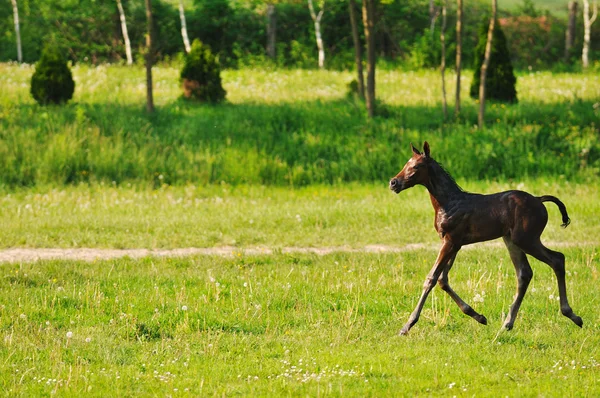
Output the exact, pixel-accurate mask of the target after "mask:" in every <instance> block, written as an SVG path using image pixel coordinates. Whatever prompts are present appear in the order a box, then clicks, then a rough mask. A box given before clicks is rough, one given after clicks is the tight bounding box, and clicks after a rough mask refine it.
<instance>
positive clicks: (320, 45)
mask: <svg viewBox="0 0 600 398" xmlns="http://www.w3.org/2000/svg"><path fill="white" fill-rule="evenodd" d="M308 9H309V10H310V16H311V18H312V20H313V22H314V23H315V36H316V39H317V49H318V50H319V68H320V69H323V68H324V67H325V49H324V48H323V38H322V37H321V18H322V17H323V11H324V10H325V0H322V1H321V11H319V13H318V14H316V13H315V9H314V7H313V2H312V0H308Z"/></svg>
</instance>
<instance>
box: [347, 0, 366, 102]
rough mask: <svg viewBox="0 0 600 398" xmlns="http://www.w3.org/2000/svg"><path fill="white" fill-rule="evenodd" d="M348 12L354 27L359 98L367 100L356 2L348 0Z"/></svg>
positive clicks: (353, 38)
mask: <svg viewBox="0 0 600 398" xmlns="http://www.w3.org/2000/svg"><path fill="white" fill-rule="evenodd" d="M348 11H349V13H350V26H351V27H352V41H353V43H354V61H355V63H356V73H357V82H358V96H359V97H360V99H365V78H364V75H363V65H362V48H361V44H360V36H359V34H358V23H357V22H356V3H355V2H354V0H348Z"/></svg>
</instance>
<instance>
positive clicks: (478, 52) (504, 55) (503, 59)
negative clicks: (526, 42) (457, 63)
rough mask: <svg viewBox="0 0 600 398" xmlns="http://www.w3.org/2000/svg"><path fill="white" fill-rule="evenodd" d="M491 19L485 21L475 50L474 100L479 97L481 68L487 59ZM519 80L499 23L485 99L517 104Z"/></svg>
mask: <svg viewBox="0 0 600 398" xmlns="http://www.w3.org/2000/svg"><path fill="white" fill-rule="evenodd" d="M488 23H489V19H484V22H483V23H482V25H481V27H480V29H479V42H478V43H477V47H476V48H475V74H474V76H473V81H472V83H471V90H470V94H471V97H472V98H478V97H479V83H480V81H481V66H482V65H483V59H484V57H485V46H486V42H487V34H488V29H489V26H488ZM516 85H517V78H516V77H515V74H514V72H513V67H512V63H511V60H510V54H509V52H508V47H507V45H506V37H505V36H504V32H503V31H502V28H501V27H500V24H499V23H498V21H496V23H495V24H494V32H493V36H492V49H491V53H490V64H489V66H488V70H487V75H486V80H485V98H486V99H487V100H495V101H500V102H510V103H516V102H517V89H516Z"/></svg>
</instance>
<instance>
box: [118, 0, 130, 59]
mask: <svg viewBox="0 0 600 398" xmlns="http://www.w3.org/2000/svg"><path fill="white" fill-rule="evenodd" d="M117 8H118V9H119V17H120V18H121V31H122V32H123V41H125V54H126V55H127V65H131V64H133V57H132V56H131V42H130V41H129V34H128V33H127V21H126V20H125V11H123V5H122V4H121V0H117Z"/></svg>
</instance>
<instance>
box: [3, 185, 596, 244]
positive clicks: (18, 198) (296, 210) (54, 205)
mask: <svg viewBox="0 0 600 398" xmlns="http://www.w3.org/2000/svg"><path fill="white" fill-rule="evenodd" d="M390 177H391V176H390ZM558 180H559V181H560V179H558ZM462 185H463V187H464V188H465V189H467V190H469V191H474V192H483V193H492V192H497V191H502V190H507V189H523V190H526V191H529V192H531V193H532V194H534V195H538V196H539V195H547V194H551V195H556V196H558V197H559V198H560V199H561V200H562V201H564V203H565V204H566V205H567V209H568V211H569V215H570V217H571V219H572V220H573V221H572V222H573V223H572V225H571V226H570V227H569V228H566V229H562V228H560V224H561V221H560V220H561V218H560V213H559V211H558V208H557V207H556V206H555V205H553V204H552V203H549V204H547V208H548V212H549V222H548V227H547V229H546V232H545V234H544V239H546V240H547V241H553V242H563V243H569V244H577V243H582V242H596V241H598V238H597V237H598V236H600V222H599V219H598V214H600V204H599V203H598V201H597V200H596V199H597V198H598V196H599V195H600V191H599V188H598V185H597V184H593V183H592V184H590V185H582V184H570V183H568V182H565V181H562V182H557V183H548V182H546V181H541V180H537V181H536V180H533V181H527V180H526V181H515V182H512V183H493V182H468V181H464V183H463V184H462ZM414 243H424V244H427V245H432V244H437V243H438V237H437V234H436V233H435V231H434V229H433V210H432V208H431V203H430V200H429V195H428V194H427V191H426V190H425V189H424V188H422V187H417V188H414V189H411V190H408V191H406V192H402V193H401V194H400V195H395V194H393V193H392V192H391V191H390V190H389V189H388V188H387V179H386V180H384V181H382V182H381V184H379V185H359V184H350V185H340V186H311V187H305V188H299V189H298V188H296V189H285V188H274V187H264V186H263V187H261V186H239V187H232V186H228V185H221V186H210V187H196V186H187V187H164V188H163V189H158V190H153V189H150V188H145V189H144V188H127V187H121V188H118V187H106V186H104V187H103V186H92V187H89V186H87V185H81V186H78V187H71V188H64V189H36V190H31V189H27V190H18V191H11V192H5V193H3V194H0V247H66V248H68V247H104V248H178V247H213V246H223V245H232V246H237V247H240V248H243V247H249V246H266V247H271V248H273V247H274V248H277V247H280V248H281V247H285V246H300V247H323V246H349V247H354V248H360V247H363V246H365V245H373V244H383V245H390V246H405V245H408V244H414Z"/></svg>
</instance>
